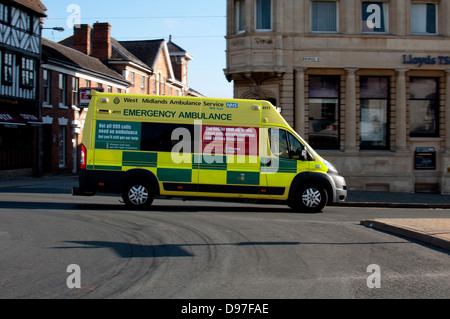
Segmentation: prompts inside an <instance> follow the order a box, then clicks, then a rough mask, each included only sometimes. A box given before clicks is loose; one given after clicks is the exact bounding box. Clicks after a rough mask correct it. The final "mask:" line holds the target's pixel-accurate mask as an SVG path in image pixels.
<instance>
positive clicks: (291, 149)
mask: <svg viewBox="0 0 450 319" xmlns="http://www.w3.org/2000/svg"><path fill="white" fill-rule="evenodd" d="M267 141H268V144H269V146H268V148H269V149H268V152H267V153H268V157H266V158H265V159H264V163H263V164H262V167H263V170H262V173H263V175H264V177H265V180H266V183H267V190H268V191H267V193H268V195H269V196H268V197H269V198H273V199H287V197H288V193H289V187H290V185H291V183H292V180H293V179H294V177H295V176H296V175H297V174H298V173H300V172H304V171H308V170H309V159H310V158H308V155H307V153H306V152H305V151H306V149H305V146H304V145H303V144H302V143H301V142H300V141H299V140H298V139H297V138H296V137H295V136H294V135H293V134H292V133H290V132H288V131H287V130H285V129H279V128H269V129H268V132H267Z"/></svg>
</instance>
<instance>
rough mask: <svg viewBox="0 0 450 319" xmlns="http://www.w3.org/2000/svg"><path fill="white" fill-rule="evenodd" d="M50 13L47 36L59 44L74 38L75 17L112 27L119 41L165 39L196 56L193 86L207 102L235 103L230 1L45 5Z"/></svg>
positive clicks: (62, 0)
mask: <svg viewBox="0 0 450 319" xmlns="http://www.w3.org/2000/svg"><path fill="white" fill-rule="evenodd" d="M42 3H43V4H44V5H45V6H46V7H47V12H46V13H47V18H46V19H45V20H44V28H51V27H63V28H64V29H65V31H64V32H57V31H53V30H43V36H44V37H45V38H47V39H49V40H52V41H56V42H58V41H60V40H62V39H64V38H66V37H68V36H70V35H72V34H73V27H72V25H73V23H76V20H75V13H76V12H78V10H79V13H80V18H81V21H80V22H81V23H82V24H86V23H87V24H90V25H91V26H92V25H93V24H94V23H95V22H97V21H98V22H109V23H110V24H111V35H112V37H114V38H116V39H117V40H151V39H166V40H167V41H168V40H169V36H170V35H172V41H173V42H174V43H176V44H178V45H179V46H181V47H182V48H183V49H185V50H186V51H188V52H189V53H190V54H192V55H193V56H194V60H193V61H191V62H190V64H189V86H190V87H191V88H193V89H194V90H197V91H199V92H200V93H202V94H204V95H205V96H208V97H220V98H232V97H233V85H232V83H229V82H228V81H227V80H226V79H225V76H224V73H223V69H224V68H225V66H226V57H225V49H226V43H225V38H224V37H225V34H226V1H225V0H195V1H183V0H164V1H161V0H128V1H123V0H120V1H119V0H107V1H106V0H95V1H94V0H90V1H88V0H42Z"/></svg>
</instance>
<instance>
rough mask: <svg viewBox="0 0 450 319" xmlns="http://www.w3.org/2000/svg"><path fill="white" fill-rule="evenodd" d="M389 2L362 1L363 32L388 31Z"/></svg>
mask: <svg viewBox="0 0 450 319" xmlns="http://www.w3.org/2000/svg"><path fill="white" fill-rule="evenodd" d="M388 16H389V15H388V4H387V3H383V2H363V3H362V32H364V33H375V32H380V33H384V32H387V31H388V30H387V21H388Z"/></svg>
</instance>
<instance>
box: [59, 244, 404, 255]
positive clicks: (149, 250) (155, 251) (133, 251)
mask: <svg viewBox="0 0 450 319" xmlns="http://www.w3.org/2000/svg"><path fill="white" fill-rule="evenodd" d="M64 243H67V244H77V246H61V247H52V248H53V249H102V248H108V249H112V250H113V251H114V252H115V253H116V254H117V255H118V256H119V257H121V258H160V257H194V256H195V255H194V254H193V253H192V252H188V251H187V250H185V249H184V247H210V246H235V247H239V246H303V245H324V246H327V245H332V246H348V245H386V244H408V242H400V241H398V242H395V241H393V242H385V241H383V242H342V243H338V242H332V243H324V242H237V243H216V244H215V243H205V244H162V245H143V244H134V243H121V242H108V241H64Z"/></svg>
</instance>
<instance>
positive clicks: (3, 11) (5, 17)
mask: <svg viewBox="0 0 450 319" xmlns="http://www.w3.org/2000/svg"><path fill="white" fill-rule="evenodd" d="M0 22H3V23H9V7H8V6H6V5H4V4H3V3H0Z"/></svg>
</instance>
